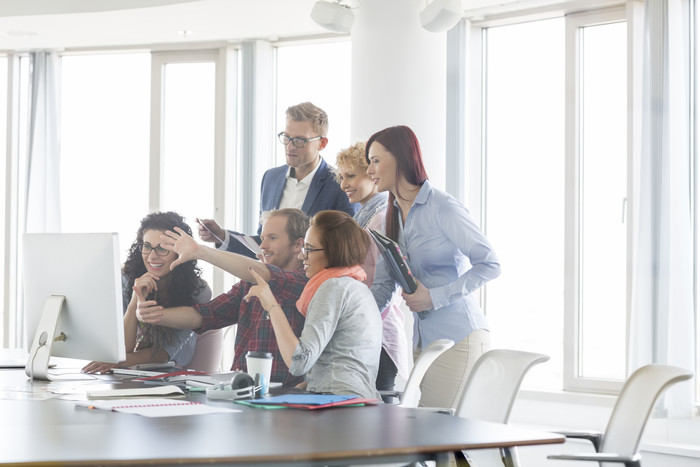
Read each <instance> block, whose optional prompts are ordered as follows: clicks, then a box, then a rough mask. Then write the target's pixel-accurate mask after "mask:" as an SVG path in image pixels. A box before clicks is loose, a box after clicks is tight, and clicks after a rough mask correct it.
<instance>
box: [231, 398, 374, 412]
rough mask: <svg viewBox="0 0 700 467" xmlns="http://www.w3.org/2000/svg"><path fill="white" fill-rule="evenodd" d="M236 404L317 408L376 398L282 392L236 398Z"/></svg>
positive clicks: (363, 402) (352, 403)
mask: <svg viewBox="0 0 700 467" xmlns="http://www.w3.org/2000/svg"><path fill="white" fill-rule="evenodd" d="M235 402H236V403H237V404H242V405H248V406H251V407H260V408H266V409H271V408H283V407H287V408H293V409H306V410H317V409H327V408H330V407H343V406H345V407H348V406H361V405H376V404H377V403H378V402H379V400H378V399H365V398H362V397H357V396H346V395H337V394H283V395H279V396H272V397H265V398H261V399H254V400H237V401H235Z"/></svg>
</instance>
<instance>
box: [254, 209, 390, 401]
mask: <svg viewBox="0 0 700 467" xmlns="http://www.w3.org/2000/svg"><path fill="white" fill-rule="evenodd" d="M369 242H370V240H369V236H368V235H367V233H366V232H365V231H364V230H363V229H362V228H361V227H360V226H359V225H358V224H357V223H356V222H355V221H354V220H353V219H352V217H350V216H349V215H348V214H346V213H344V212H341V211H321V212H319V213H317V214H316V215H315V216H314V217H313V218H312V219H311V226H310V227H309V230H307V232H306V238H305V239H304V247H303V248H302V250H301V253H300V258H301V259H303V261H304V270H305V271H306V276H307V277H308V278H309V282H308V283H307V285H306V287H305V288H304V291H303V292H302V294H301V297H300V298H299V301H298V302H297V309H298V310H299V312H300V313H302V314H304V315H306V323H305V324H304V329H303V330H302V333H301V336H300V337H299V338H297V337H296V336H295V335H294V333H293V332H292V329H291V327H290V326H289V323H288V322H287V319H286V317H285V315H284V313H283V312H282V309H281V307H280V305H279V304H278V303H277V301H276V300H275V297H274V296H273V295H272V293H271V292H270V288H269V287H268V286H267V284H266V283H265V281H264V280H263V278H262V277H261V276H260V275H258V274H257V273H256V272H255V271H251V272H252V274H253V276H254V277H255V278H256V280H257V285H256V286H254V287H252V288H251V290H250V292H249V293H248V295H247V297H246V298H247V299H250V298H252V297H257V298H258V299H260V301H261V303H262V305H263V308H264V309H265V310H267V312H268V313H269V314H270V319H271V320H272V326H273V328H274V331H275V336H276V338H277V343H278V345H279V348H280V352H281V354H282V358H284V361H285V363H286V364H287V366H288V367H289V372H290V373H292V374H293V375H303V374H306V378H305V379H306V389H307V390H309V391H312V392H324V393H332V394H350V395H357V396H360V397H366V398H372V399H379V398H380V396H379V393H378V392H377V390H376V389H375V380H376V378H377V369H378V367H379V355H380V353H381V348H382V322H381V316H380V314H379V310H378V309H377V305H376V302H375V300H374V298H373V296H372V293H371V292H370V291H369V289H368V288H367V286H366V285H365V284H364V283H363V282H362V281H363V280H364V279H365V277H366V274H365V272H364V270H363V268H362V265H363V264H364V261H365V256H366V254H367V248H368V247H369Z"/></svg>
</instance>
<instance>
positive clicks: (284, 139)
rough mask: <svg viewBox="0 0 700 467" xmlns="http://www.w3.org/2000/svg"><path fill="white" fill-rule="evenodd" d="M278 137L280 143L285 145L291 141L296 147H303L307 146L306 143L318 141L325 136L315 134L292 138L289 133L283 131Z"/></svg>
mask: <svg viewBox="0 0 700 467" xmlns="http://www.w3.org/2000/svg"><path fill="white" fill-rule="evenodd" d="M277 138H278V139H279V140H280V143H282V144H284V145H285V146H286V145H288V144H289V143H290V142H291V143H292V144H293V145H294V147H295V148H299V149H301V148H303V147H305V146H306V143H309V142H311V141H318V140H319V139H321V138H323V136H314V137H313V138H299V137H296V138H290V137H289V135H288V134H286V133H285V132H282V133H280V134H279V135H277Z"/></svg>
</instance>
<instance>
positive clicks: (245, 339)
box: [194, 264, 308, 386]
mask: <svg viewBox="0 0 700 467" xmlns="http://www.w3.org/2000/svg"><path fill="white" fill-rule="evenodd" d="M266 266H267V268H268V269H269V270H270V281H269V285H270V290H272V294H273V295H274V296H275V298H276V299H277V302H278V303H279V304H280V305H281V306H282V310H284V314H285V315H286V316H287V321H289V325H290V326H291V327H292V331H294V334H295V335H296V336H297V337H299V336H300V335H301V330H302V329H303V328H304V316H303V315H302V314H301V313H299V311H297V306H296V302H297V300H298V299H299V296H300V295H301V292H302V290H304V286H305V285H306V282H307V281H308V279H307V278H306V274H305V273H304V270H303V269H297V270H296V271H283V270H282V269H280V268H278V267H277V266H272V265H270V264H267V265H266ZM251 286H252V284H251V283H250V282H247V281H243V280H242V281H240V282H238V283H236V284H235V285H234V286H233V287H231V290H229V291H228V292H226V293H224V294H221V295H219V296H218V297H216V298H215V299H214V300H212V301H211V302H209V303H204V304H201V305H194V307H195V308H196V309H197V310H198V311H199V312H200V313H201V315H202V327H200V328H199V329H195V332H197V333H200V334H201V333H203V332H205V331H208V330H210V329H220V328H223V327H226V326H229V325H231V324H236V323H237V324H238V329H237V330H236V344H235V348H234V353H235V355H234V359H233V365H232V366H231V370H241V371H247V366H246V361H245V356H246V353H247V352H248V351H249V350H252V351H259V352H271V353H272V356H273V360H272V374H271V376H270V380H271V381H274V382H281V383H283V384H284V385H285V386H294V385H296V384H298V383H300V382H301V381H302V380H303V377H299V376H293V375H292V374H290V373H289V368H287V365H285V363H284V360H283V359H282V354H280V351H279V347H277V339H276V338H275V333H274V331H273V329H272V322H271V321H270V320H269V319H265V318H264V317H263V312H264V310H263V307H262V305H260V300H258V299H252V300H250V301H249V302H246V301H245V300H243V297H245V296H246V294H247V293H248V291H249V290H250V288H251Z"/></svg>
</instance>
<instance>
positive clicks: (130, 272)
mask: <svg viewBox="0 0 700 467" xmlns="http://www.w3.org/2000/svg"><path fill="white" fill-rule="evenodd" d="M175 227H180V228H181V229H182V230H184V231H185V232H187V234H188V235H192V229H191V228H190V226H189V225H187V223H186V222H185V218H184V217H182V216H181V215H180V214H178V213H176V212H172V211H169V212H153V213H150V214H148V215H147V216H146V217H144V218H143V219H142V220H141V226H140V227H139V229H138V231H137V232H136V239H135V240H134V243H132V244H131V247H129V252H128V255H127V258H126V261H125V262H124V266H123V267H122V274H124V277H125V278H126V281H127V286H126V289H125V297H124V298H125V303H128V299H129V298H130V297H131V290H132V288H133V286H134V281H135V280H136V279H137V278H139V277H141V276H142V275H143V274H145V273H146V265H145V263H144V260H143V255H142V254H141V250H140V249H139V244H140V243H143V235H144V233H145V232H146V231H148V230H161V231H165V230H173V229H174V228H175ZM201 274H202V271H201V269H200V268H199V267H198V266H197V261H195V260H192V261H187V262H185V263H182V264H180V265H178V266H177V267H176V268H175V269H173V270H172V272H171V273H170V276H171V279H170V283H169V285H168V287H167V289H166V290H159V291H158V296H157V297H154V298H155V299H156V300H157V301H158V304H159V305H162V306H165V307H174V306H192V304H193V303H194V297H195V296H196V295H197V293H198V292H199V290H200V289H202V288H203V287H205V282H204V281H203V280H202V279H201V277H200V276H201ZM126 294H128V297H127V296H126ZM138 326H139V331H140V333H141V334H142V338H141V339H139V340H137V348H148V347H152V348H153V354H154V355H155V354H156V353H157V352H158V351H159V350H160V349H161V348H162V346H163V344H165V343H168V342H170V340H171V338H172V333H173V331H174V330H172V329H170V328H165V327H163V326H154V325H149V324H146V323H141V322H139V324H138ZM127 350H130V349H127Z"/></svg>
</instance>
